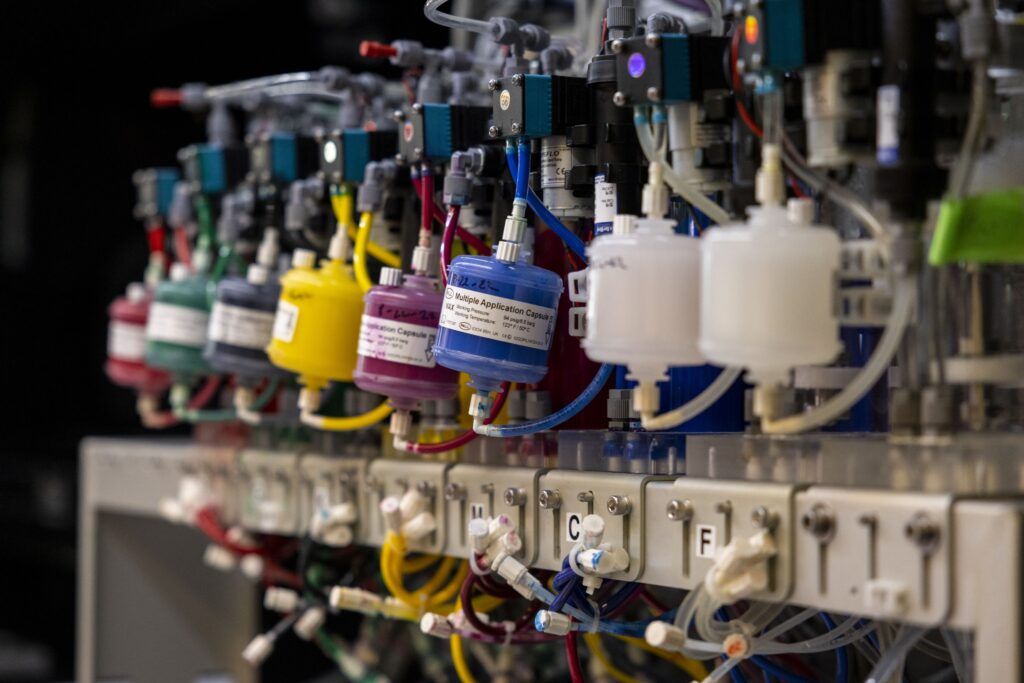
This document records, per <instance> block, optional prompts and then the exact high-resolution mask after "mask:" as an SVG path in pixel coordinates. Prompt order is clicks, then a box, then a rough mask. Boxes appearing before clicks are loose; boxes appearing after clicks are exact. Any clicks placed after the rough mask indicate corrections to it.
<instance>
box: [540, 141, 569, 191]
mask: <svg viewBox="0 0 1024 683" xmlns="http://www.w3.org/2000/svg"><path fill="white" fill-rule="evenodd" d="M570 170H572V152H571V151H570V150H569V146H568V145H544V146H543V147H542V148H541V151H540V186H541V187H542V188H559V189H563V188H565V178H566V176H568V175H569V171H570Z"/></svg>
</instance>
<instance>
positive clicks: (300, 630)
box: [292, 606, 327, 640]
mask: <svg viewBox="0 0 1024 683" xmlns="http://www.w3.org/2000/svg"><path fill="white" fill-rule="evenodd" d="M325 621H327V610H325V609H324V608H323V607H320V606H316V607H310V608H309V609H307V610H306V611H305V612H303V613H302V616H300V617H299V618H298V619H297V620H296V621H295V625H294V626H292V630H294V631H295V635H297V636H298V637H299V638H302V639H303V640H313V637H314V636H315V635H316V632H317V631H319V630H320V628H321V627H322V626H323V625H324V622H325Z"/></svg>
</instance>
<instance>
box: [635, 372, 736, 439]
mask: <svg viewBox="0 0 1024 683" xmlns="http://www.w3.org/2000/svg"><path fill="white" fill-rule="evenodd" d="M742 373H743V370H742V369H740V368H725V369H724V370H722V372H720V373H718V377H716V378H715V381H713V382H712V383H711V384H709V385H708V387H707V388H706V389H704V391H702V392H701V393H699V394H697V395H696V396H694V397H693V398H692V399H691V400H689V401H687V402H686V403H684V404H683V405H681V406H679V407H678V408H675V409H674V410H670V411H668V412H667V413H662V414H661V415H643V416H641V418H640V420H641V422H640V423H641V425H643V428H644V429H647V430H650V431H662V430H666V429H675V428H676V427H678V426H679V425H681V424H683V423H684V422H687V421H689V420H692V419H693V418H695V417H697V416H698V415H700V414H701V413H703V412H704V411H705V410H707V409H708V408H710V407H711V406H713V405H714V404H715V403H717V402H718V399H720V398H722V396H724V395H725V392H727V391H729V388H730V387H732V385H733V384H735V383H736V380H737V379H739V378H740V375H741V374H742Z"/></svg>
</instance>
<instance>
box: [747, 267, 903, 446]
mask: <svg viewBox="0 0 1024 683" xmlns="http://www.w3.org/2000/svg"><path fill="white" fill-rule="evenodd" d="M916 300H917V283H916V282H915V281H914V278H912V277H909V276H904V277H901V278H900V279H899V280H897V282H896V285H895V292H894V294H893V302H892V312H891V313H890V314H889V319H888V321H887V322H886V326H885V332H884V333H883V334H882V338H881V339H880V340H879V342H878V346H877V347H875V350H874V352H873V353H872V354H871V358H870V359H868V362H867V364H866V365H865V366H864V367H863V368H862V369H861V371H860V372H858V373H857V376H856V377H854V378H853V380H852V381H851V382H850V383H849V384H847V385H846V386H845V387H843V389H842V391H840V392H839V393H838V394H836V395H835V396H833V397H832V398H831V399H829V400H828V401H826V402H825V403H822V404H821V405H820V406H818V407H816V408H813V409H812V410H808V411H807V412H804V413H800V414H798V415H791V416H789V417H785V418H782V419H780V420H763V421H762V423H761V428H762V430H763V431H764V432H765V433H766V434H797V433H800V432H806V431H808V430H811V429H815V428H816V427H821V426H823V425H826V424H828V423H830V422H832V421H834V420H836V419H838V418H839V417H840V416H841V415H842V414H843V413H845V412H846V411H847V410H849V409H850V408H851V407H852V406H853V405H854V404H855V403H856V402H857V401H859V400H860V398H861V397H862V396H864V394H866V393H867V392H868V391H870V390H871V387H873V386H875V383H876V382H877V381H878V378H879V377H881V376H882V374H883V373H885V372H886V371H887V370H888V369H889V365H890V364H891V363H892V359H893V357H894V356H895V355H896V351H897V350H898V349H899V345H900V342H901V341H902V339H903V334H904V333H905V332H906V330H907V326H908V325H909V324H910V319H911V315H912V313H913V311H914V305H915V302H916Z"/></svg>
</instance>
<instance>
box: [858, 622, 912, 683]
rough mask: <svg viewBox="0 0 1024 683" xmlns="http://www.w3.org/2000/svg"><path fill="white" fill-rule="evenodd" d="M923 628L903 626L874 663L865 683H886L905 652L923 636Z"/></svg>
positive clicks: (897, 667)
mask: <svg viewBox="0 0 1024 683" xmlns="http://www.w3.org/2000/svg"><path fill="white" fill-rule="evenodd" d="M924 634H925V629H923V628H917V627H916V626H904V627H902V628H901V629H900V632H899V633H898V634H897V635H896V640H895V641H893V644H892V646H891V647H890V648H888V649H887V650H886V651H885V653H884V654H883V655H882V658H881V659H880V660H878V663H877V664H875V668H873V669H872V670H871V673H870V674H869V675H868V677H867V680H866V683H887V681H889V680H890V679H891V678H892V677H893V675H894V674H896V673H897V672H898V671H899V669H900V667H901V666H902V665H903V661H904V660H905V659H906V657H907V654H908V653H909V652H910V651H911V650H913V649H914V646H915V645H917V643H918V641H920V640H921V638H923V637H924Z"/></svg>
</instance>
